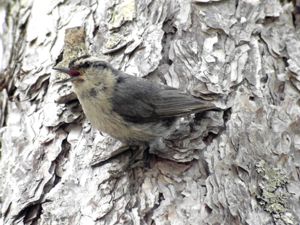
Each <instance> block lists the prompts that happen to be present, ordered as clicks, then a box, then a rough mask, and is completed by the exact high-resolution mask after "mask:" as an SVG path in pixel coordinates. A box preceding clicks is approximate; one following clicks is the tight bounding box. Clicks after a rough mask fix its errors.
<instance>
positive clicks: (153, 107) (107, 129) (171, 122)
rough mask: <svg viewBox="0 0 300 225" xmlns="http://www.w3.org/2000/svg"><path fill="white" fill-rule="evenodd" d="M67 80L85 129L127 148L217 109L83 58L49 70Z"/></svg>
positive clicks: (161, 134)
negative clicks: (185, 119) (88, 125)
mask: <svg viewBox="0 0 300 225" xmlns="http://www.w3.org/2000/svg"><path fill="white" fill-rule="evenodd" d="M53 69H54V70H57V71H59V72H61V73H65V74H68V75H69V77H68V79H65V80H64V81H65V82H67V81H70V82H71V83H72V86H73V90H74V92H75V94H76V95H77V97H78V100H79V102H80V104H81V106H82V109H83V112H84V114H85V115H86V118H87V119H88V120H89V121H90V122H91V125H92V126H93V127H94V128H96V129H98V130H99V131H102V132H104V133H107V134H108V135H110V136H111V137H113V138H115V139H117V140H119V141H121V142H122V143H124V144H126V145H128V146H131V145H138V144H142V143H143V144H145V143H150V142H153V141H155V140H156V139H158V138H163V137H166V136H167V135H169V132H170V130H172V127H174V126H175V124H176V121H178V119H179V118H181V117H183V116H187V115H190V114H194V113H201V112H204V111H208V110H213V109H217V107H216V105H215V104H213V103H212V102H210V101H205V100H202V99H200V98H196V97H194V96H192V95H190V94H187V93H185V92H184V91H181V90H179V89H176V88H174V87H170V86H167V85H163V84H158V83H155V82H153V81H150V80H147V79H145V78H141V77H136V76H133V75H129V74H127V73H125V72H122V71H120V70H117V69H115V68H114V67H113V66H112V65H111V64H110V63H108V62H106V61H103V60H101V59H99V58H97V57H94V56H90V55H84V56H80V57H78V58H75V59H73V60H71V61H70V63H69V65H68V67H54V68H53Z"/></svg>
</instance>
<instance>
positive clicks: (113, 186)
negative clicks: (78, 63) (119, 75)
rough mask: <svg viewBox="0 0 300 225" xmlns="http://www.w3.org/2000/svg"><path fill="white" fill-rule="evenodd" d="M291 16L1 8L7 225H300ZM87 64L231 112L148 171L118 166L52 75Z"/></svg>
mask: <svg viewBox="0 0 300 225" xmlns="http://www.w3.org/2000/svg"><path fill="white" fill-rule="evenodd" d="M294 4H295V5H293V3H289V2H283V1H278V0H265V1H255V0H253V1H247V0H240V1H234V0H223V1H222V0H220V1H218V0H191V1H187V0H156V1H151V0H148V1H146V0H140V1H134V0H124V1H117V0H114V1H109V0H104V1H96V0H91V1H54V0H52V1H38V0H31V1H14V2H12V1H9V0H4V1H2V3H0V24H1V27H0V58H1V60H0V75H1V77H0V90H1V96H0V100H1V108H0V115H1V118H0V126H1V130H0V137H1V164H0V179H1V183H0V208H1V214H0V218H1V222H0V224H3V225H4V224H5V225H8V224H18V225H21V224H34V225H37V224H53V225H54V224H60V225H61V224H65V225H74V224H91V225H100V224H105V225H106V224H107V225H113V224H135V225H139V224H140V225H142V224H148V225H150V224H151V225H152V224H156V225H167V224H170V225H181V224H182V225H183V224H192V225H196V224H209V225H210V224H211V225H216V224H231V225H232V224H250V225H264V224H266V225H267V224H268V225H269V224H299V223H300V217H299V215H300V202H299V197H300V181H299V180H300V175H299V174H300V171H299V167H300V117H299V115H300V104H299V99H300V98H299V97H300V95H299V91H300V38H299V37H300V36H299V32H300V31H299V25H298V24H296V23H297V22H298V21H299V20H298V17H299V15H298V14H297V10H295V9H297V4H299V3H298V2H297V1H294ZM298 7H299V6H298ZM83 54H91V55H95V56H98V57H100V58H103V59H104V60H106V61H109V62H110V63H111V64H112V65H113V66H114V67H116V68H117V69H119V70H122V71H125V72H127V73H129V74H132V75H135V76H140V77H145V78H147V79H151V80H154V81H155V82H158V83H164V84H167V85H169V86H173V87H176V88H179V89H182V90H185V91H186V92H188V93H190V94H192V95H194V96H196V97H200V98H204V99H206V100H208V101H213V102H215V103H216V104H217V105H218V106H219V107H220V108H222V109H223V110H221V111H218V112H214V111H210V112H207V113H204V114H201V115H192V116H190V117H186V118H182V119H181V122H180V125H179V127H178V129H177V130H176V131H174V133H173V134H172V135H171V136H170V137H169V138H168V140H164V141H162V142H161V143H159V144H157V145H156V146H151V149H150V153H151V157H150V159H149V160H150V164H149V167H144V166H143V165H142V166H136V167H134V166H132V154H134V153H132V152H125V153H124V154H121V155H118V156H116V157H112V158H111V156H112V155H114V153H115V150H116V149H117V148H118V147H119V146H120V143H119V142H118V141H116V140H114V139H113V138H111V137H109V136H108V135H106V134H103V133H101V132H99V131H97V130H95V129H94V128H93V127H91V125H90V124H89V122H88V121H87V120H86V119H85V116H84V114H83V112H82V110H81V107H80V104H79V102H78V101H77V99H76V95H75V94H74V93H73V91H72V88H71V85H70V84H64V85H62V84H60V83H57V81H58V80H60V79H62V77H60V76H61V75H59V74H57V73H56V72H54V71H53V70H52V67H53V66H54V65H57V64H58V65H67V64H68V62H69V61H70V60H71V59H73V58H74V57H77V56H80V55H83ZM107 159H108V160H107Z"/></svg>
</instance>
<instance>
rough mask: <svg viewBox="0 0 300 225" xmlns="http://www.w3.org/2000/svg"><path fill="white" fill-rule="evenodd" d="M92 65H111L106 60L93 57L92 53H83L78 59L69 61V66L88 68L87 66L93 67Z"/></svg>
mask: <svg viewBox="0 0 300 225" xmlns="http://www.w3.org/2000/svg"><path fill="white" fill-rule="evenodd" d="M91 67H103V68H107V67H109V68H110V67H111V66H110V64H109V63H107V62H105V61H101V60H99V59H97V58H94V57H91V56H90V55H83V56H80V57H78V58H76V59H73V60H72V61H70V63H69V68H74V69H86V68H91Z"/></svg>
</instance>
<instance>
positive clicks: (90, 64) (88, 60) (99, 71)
mask: <svg viewBox="0 0 300 225" xmlns="http://www.w3.org/2000/svg"><path fill="white" fill-rule="evenodd" d="M53 69H54V70H57V71H59V72H61V73H65V74H68V75H69V76H70V78H69V79H66V80H63V81H62V82H66V81H72V83H73V84H75V85H76V84H77V85H80V84H82V83H83V82H89V81H92V82H96V81H98V80H102V79H103V78H104V77H105V76H110V75H111V74H113V68H112V66H111V65H110V64H109V63H107V62H105V61H102V60H100V59H98V58H96V57H92V56H89V55H84V56H81V57H78V58H76V59H73V60H72V61H70V63H69V66H68V67H54V68H53Z"/></svg>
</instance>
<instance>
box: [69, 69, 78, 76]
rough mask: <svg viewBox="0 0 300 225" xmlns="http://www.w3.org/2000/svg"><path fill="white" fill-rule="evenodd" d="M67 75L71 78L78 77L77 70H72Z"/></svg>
mask: <svg viewBox="0 0 300 225" xmlns="http://www.w3.org/2000/svg"><path fill="white" fill-rule="evenodd" d="M69 75H70V76H71V77H78V76H79V75H80V72H79V71H77V70H74V69H70V71H69Z"/></svg>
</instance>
